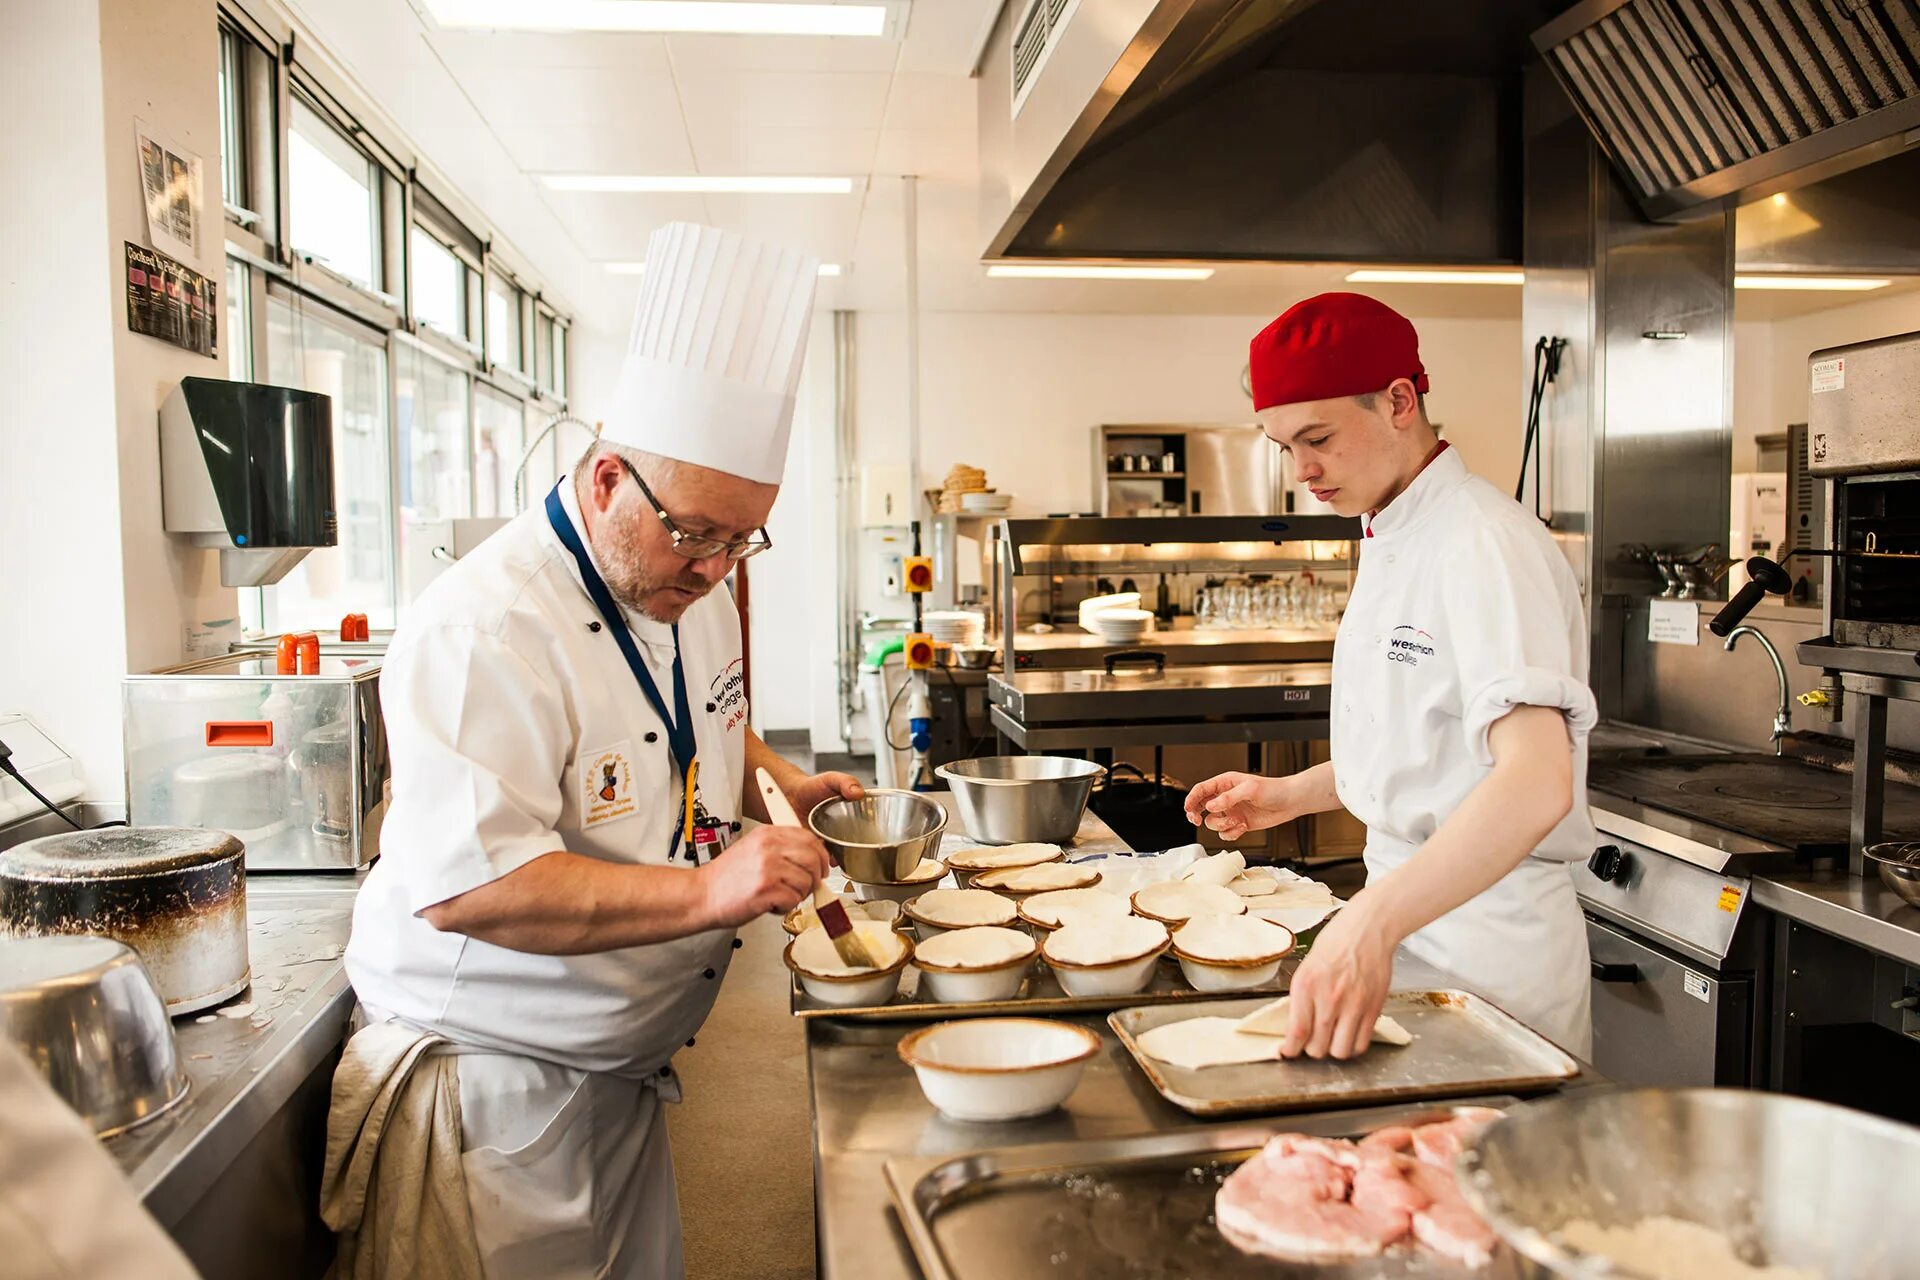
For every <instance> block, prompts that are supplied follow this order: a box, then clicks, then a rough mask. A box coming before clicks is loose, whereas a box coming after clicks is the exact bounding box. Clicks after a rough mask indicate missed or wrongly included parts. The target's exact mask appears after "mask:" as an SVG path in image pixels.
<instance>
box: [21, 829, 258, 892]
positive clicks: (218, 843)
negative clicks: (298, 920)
mask: <svg viewBox="0 0 1920 1280" xmlns="http://www.w3.org/2000/svg"><path fill="white" fill-rule="evenodd" d="M245 850H246V846H245V845H243V844H241V843H240V842H239V841H238V840H236V839H234V838H233V837H232V836H230V835H228V834H227V833H226V832H224V831H211V830H208V829H206V828H203V827H101V828H98V829H96V830H93V831H67V832H63V833H61V834H60V835H55V836H42V837H41V838H40V839H38V840H29V841H27V842H26V843H25V844H22V845H16V846H15V847H13V848H11V849H8V850H6V851H5V852H4V853H0V877H7V878H11V879H15V880H121V879H131V878H134V877H143V876H151V875H162V874H165V873H166V872H169V871H190V870H192V869H193V868H195V867H203V866H208V865H210V864H212V863H216V862H224V861H226V860H227V859H229V858H238V857H239V856H240V855H241V854H242V853H243V852H245Z"/></svg>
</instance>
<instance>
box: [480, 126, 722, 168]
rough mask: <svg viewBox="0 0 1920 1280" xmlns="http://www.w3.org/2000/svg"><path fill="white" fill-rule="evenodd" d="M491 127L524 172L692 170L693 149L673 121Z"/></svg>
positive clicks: (682, 131)
mask: <svg viewBox="0 0 1920 1280" xmlns="http://www.w3.org/2000/svg"><path fill="white" fill-rule="evenodd" d="M494 131H495V132H496V133H497V134H498V135H499V137H500V141H501V142H502V143H503V144H504V145H505V146H506V148H507V151H508V153H509V154H510V155H512V156H513V160H514V163H515V164H516V165H517V166H518V167H519V168H520V169H521V170H523V171H524V172H527V173H692V172H693V171H694V163H693V149H692V147H690V146H689V145H688V142H687V135H686V133H685V131H684V130H682V129H680V128H678V127H677V122H676V127H673V128H665V127H662V128H655V129H639V128H636V129H617V128H612V127H592V126H585V125H569V126H562V127H559V128H555V127H552V126H550V125H543V124H507V125H497V126H495V129H494Z"/></svg>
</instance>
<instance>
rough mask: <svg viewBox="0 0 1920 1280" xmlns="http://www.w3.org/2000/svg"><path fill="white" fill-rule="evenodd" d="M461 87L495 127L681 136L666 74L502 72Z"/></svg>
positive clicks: (596, 69)
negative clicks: (570, 127) (572, 128)
mask: <svg viewBox="0 0 1920 1280" xmlns="http://www.w3.org/2000/svg"><path fill="white" fill-rule="evenodd" d="M461 83H462V84H463V85H464V86H465V88H466V90H467V93H468V94H469V95H471V96H472V98H473V100H474V102H475V103H476V104H477V105H478V106H479V108H480V111H481V113H482V114H483V115H485V116H486V117H487V119H488V120H489V121H491V122H492V123H493V124H494V125H496V126H499V127H503V128H519V127H524V126H528V125H543V126H545V125H553V126H559V125H576V126H581V127H585V128H591V129H593V130H596V131H600V130H606V131H617V130H620V129H651V130H667V131H671V132H680V131H682V129H683V128H684V126H683V125H682V123H681V119H680V99H679V95H678V94H677V93H675V91H674V84H673V79H672V77H670V76H666V75H635V74H632V73H630V72H626V71H618V70H611V69H608V68H605V67H576V68H572V69H570V70H565V71H556V70H552V69H544V68H537V67H536V68H501V69H497V70H493V71H489V72H487V73H485V74H484V75H463V76H462V77H461Z"/></svg>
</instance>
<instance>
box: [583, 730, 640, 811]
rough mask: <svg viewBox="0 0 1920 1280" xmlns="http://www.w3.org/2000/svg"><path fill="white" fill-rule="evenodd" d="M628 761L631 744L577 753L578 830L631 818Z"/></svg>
mask: <svg viewBox="0 0 1920 1280" xmlns="http://www.w3.org/2000/svg"><path fill="white" fill-rule="evenodd" d="M632 757H633V743H632V741H631V740H623V741H620V742H616V743H614V744H613V745H612V746H610V747H604V748H602V749H601V750H599V751H587V752H582V753H581V756H580V789H581V792H582V794H581V796H580V826H581V828H582V829H583V830H584V829H585V828H587V827H597V826H599V825H600V824H601V823H603V822H614V821H616V820H618V819H620V818H627V817H631V816H632V815H633V813H634V812H635V806H634V801H633V763H632Z"/></svg>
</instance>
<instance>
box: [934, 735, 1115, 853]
mask: <svg viewBox="0 0 1920 1280" xmlns="http://www.w3.org/2000/svg"><path fill="white" fill-rule="evenodd" d="M934 772H935V773H937V774H939V775H940V776H941V777H942V778H944V779H945V780H946V783H947V785H948V786H949V787H951V788H952V789H953V807H954V808H955V809H957V810H958V811H959V813H960V825H961V826H963V827H965V828H966V831H967V835H968V836H969V837H970V838H972V839H974V840H978V841H979V842H980V843H981V844H1025V843H1027V842H1029V841H1038V842H1040V843H1043V844H1066V843H1067V842H1068V841H1070V840H1072V839H1073V837H1074V833H1075V832H1077V831H1079V830H1080V818H1081V815H1082V814H1084V813H1086V811H1087V797H1088V796H1090V795H1092V794H1093V784H1094V783H1095V782H1097V781H1098V780H1099V778H1100V775H1101V774H1103V773H1105V772H1106V770H1105V769H1103V768H1101V767H1100V766H1099V765H1097V764H1093V763H1091V762H1089V761H1086V760H1075V759H1072V758H1070V757H1067V756H979V757H976V758H975V759H972V760H955V761H954V762H953V763H952V764H943V765H941V766H940V767H939V768H938V769H935V770H934Z"/></svg>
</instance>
